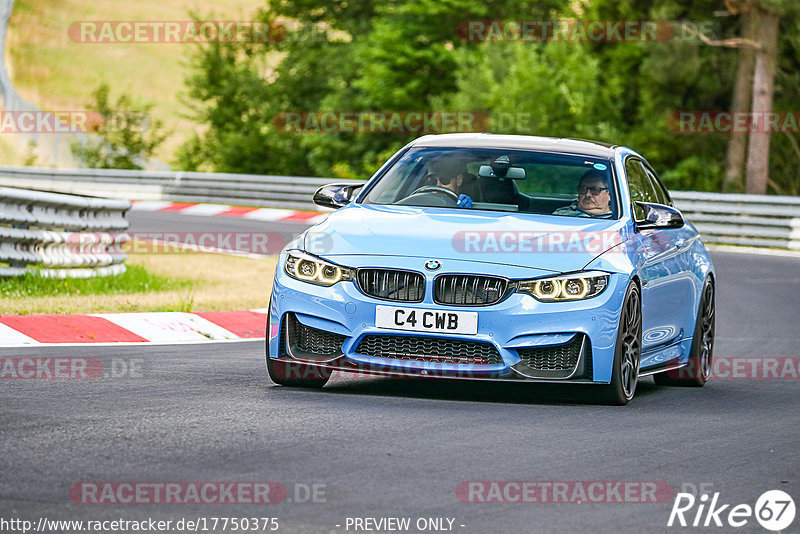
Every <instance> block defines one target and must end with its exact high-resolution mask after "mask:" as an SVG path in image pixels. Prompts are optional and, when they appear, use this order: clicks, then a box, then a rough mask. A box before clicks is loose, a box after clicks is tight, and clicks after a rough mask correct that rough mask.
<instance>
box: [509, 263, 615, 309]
mask: <svg viewBox="0 0 800 534" xmlns="http://www.w3.org/2000/svg"><path fill="white" fill-rule="evenodd" d="M608 276H609V275H608V274H607V273H601V272H599V271H586V272H582V273H572V274H563V275H561V276H554V277H552V278H535V279H533V280H519V281H517V283H516V288H517V291H521V292H523V293H528V294H529V295H532V296H533V297H534V298H535V299H536V300H541V301H542V302H555V301H560V300H583V299H589V298H592V297H596V296H597V295H599V294H600V293H602V292H603V290H604V289H605V288H606V286H608Z"/></svg>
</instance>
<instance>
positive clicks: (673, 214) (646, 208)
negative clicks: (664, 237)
mask: <svg viewBox="0 0 800 534" xmlns="http://www.w3.org/2000/svg"><path fill="white" fill-rule="evenodd" d="M634 205H635V206H634V208H635V207H637V206H638V207H639V208H640V210H641V212H644V219H642V220H639V217H638V216H637V217H636V219H637V221H636V227H637V228H638V229H640V230H647V229H656V228H658V229H661V228H682V227H683V225H684V224H685V221H684V220H683V215H682V214H681V212H680V211H678V210H677V209H675V208H673V207H672V206H665V205H664V204H654V203H652V202H634ZM640 210H636V209H634V212H639V211H640Z"/></svg>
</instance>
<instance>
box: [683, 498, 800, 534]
mask: <svg viewBox="0 0 800 534" xmlns="http://www.w3.org/2000/svg"><path fill="white" fill-rule="evenodd" d="M719 495H720V493H719V492H718V491H717V492H714V494H713V495H711V496H709V494H708V493H704V494H702V495H700V496H699V497H695V496H694V495H692V494H691V493H678V494H677V495H676V496H675V502H674V504H673V505H672V511H671V512H670V514H669V521H667V526H668V527H671V526H682V527H686V526H692V527H713V526H716V527H728V528H731V527H732V528H739V527H743V526H745V525H746V524H748V523H749V522H750V520H751V519H752V518H753V517H755V519H756V521H758V523H759V524H760V525H761V526H762V527H764V528H765V529H767V530H771V531H774V532H777V531H779V530H785V529H786V528H787V527H789V526H790V525H791V524H792V522H794V518H795V505H794V500H793V499H792V498H791V497H790V496H789V494H788V493H786V492H783V491H781V490H770V491H766V492H764V493H763V494H762V495H761V496H760V497H759V498H758V500H757V501H756V505H755V507H751V506H750V505H749V504H737V505H735V506H734V505H731V504H723V503H721V502H720V499H719Z"/></svg>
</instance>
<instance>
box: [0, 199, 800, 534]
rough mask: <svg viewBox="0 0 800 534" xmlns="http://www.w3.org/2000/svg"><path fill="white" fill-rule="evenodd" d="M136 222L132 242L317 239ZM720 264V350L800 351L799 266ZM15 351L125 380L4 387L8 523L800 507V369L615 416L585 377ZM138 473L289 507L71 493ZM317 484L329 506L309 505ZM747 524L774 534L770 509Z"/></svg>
mask: <svg viewBox="0 0 800 534" xmlns="http://www.w3.org/2000/svg"><path fill="white" fill-rule="evenodd" d="M130 218H131V220H132V222H133V225H132V230H133V231H151V230H156V229H157V230H163V229H164V225H169V229H170V230H172V231H205V230H209V231H210V230H212V229H213V230H214V231H219V230H221V229H222V230H230V231H258V230H263V229H264V228H265V227H267V226H268V227H269V230H270V231H280V232H284V231H285V232H289V233H291V232H299V231H300V230H301V229H302V228H303V226H302V225H297V224H290V223H285V224H281V225H276V224H274V223H263V222H261V223H259V222H255V221H245V220H240V219H223V218H221V217H216V218H194V217H187V216H179V215H174V214H153V213H147V214H143V213H136V212H133V213H132V214H131V217H130ZM148 225H149V226H148ZM712 256H713V259H714V263H715V266H716V268H717V276H718V284H717V342H716V348H715V357H717V358H736V357H745V358H765V357H787V356H789V357H794V358H797V357H800V328H798V324H799V323H800V321H798V309H800V258H793V257H776V256H768V255H761V254H743V253H732V252H714V253H712ZM264 304H265V305H266V302H265V303H264ZM2 356H4V357H9V356H10V357H13V356H31V357H32V356H36V357H45V356H67V357H69V356H73V357H75V356H79V357H94V358H98V359H100V360H102V361H103V363H104V368H106V369H111V370H114V369H117V370H118V371H119V372H118V374H120V375H122V376H117V377H115V376H108V377H104V378H99V379H96V380H2V381H0V403H1V405H2V410H0V473H1V474H0V516H2V517H5V518H8V517H19V518H22V519H27V520H31V521H34V522H36V521H37V520H38V519H39V518H40V517H47V518H48V519H83V520H88V519H92V520H94V519H96V520H103V519H109V520H111V519H119V518H123V519H132V520H143V519H146V518H148V517H152V518H158V519H164V520H167V519H172V520H173V521H175V520H178V519H180V518H188V519H193V520H196V519H198V518H211V517H276V518H278V522H279V525H280V528H279V532H289V533H295V532H298V533H299V532H313V533H327V532H348V531H349V532H353V531H354V528H353V526H350V528H349V530H347V529H346V525H347V524H348V523H347V518H348V517H349V518H369V517H372V518H386V517H408V518H411V525H412V528H411V529H410V530H409V532H419V530H417V529H416V528H413V527H414V525H415V522H416V521H417V519H419V518H449V519H453V523H452V530H454V531H456V532H463V533H492V532H519V533H524V532H551V531H558V532H586V531H589V532H594V531H602V532H608V531H616V532H641V531H648V532H649V531H656V532H663V531H670V530H671V531H683V530H690V529H681V528H678V527H673V528H672V529H668V528H667V526H666V525H667V520H668V518H669V515H670V510H671V508H672V504H673V497H672V495H671V494H670V496H669V498H667V499H661V500H660V502H657V503H638V502H634V503H618V502H610V503H609V502H600V503H595V502H592V503H586V502H584V503H580V504H579V503H574V502H570V503H473V502H462V501H461V500H460V499H459V496H460V494H459V495H457V494H456V488H457V487H459V484H461V483H462V482H467V481H538V482H544V481H549V482H554V481H609V482H615V481H665V482H666V483H668V484H669V485H671V487H672V488H673V490H674V492H679V491H681V489H682V488H687V489H691V488H697V487H701V485H703V486H702V487H703V488H705V489H706V490H711V491H712V492H719V493H720V495H719V501H720V503H725V504H731V505H732V506H733V505H736V504H740V503H748V504H750V505H751V506H752V505H754V504H755V501H756V499H757V498H758V496H759V495H761V494H762V493H763V492H764V491H767V490H771V489H780V490H783V491H785V492H787V493H789V494H790V495H792V496H793V497H794V498H795V500H796V501H797V499H798V497H800V482H799V480H798V479H799V478H800V472H798V466H800V424H798V423H799V422H800V418H799V417H798V408H800V377H795V378H794V379H792V378H787V379H782V380H775V379H713V378H712V380H711V381H710V382H709V384H708V385H707V386H706V387H705V388H702V389H688V388H667V387H657V386H655V385H654V384H653V382H652V380H651V379H649V378H647V379H643V381H642V383H640V385H639V389H638V390H637V394H636V398H635V399H634V400H633V402H632V403H631V404H630V405H628V406H626V407H607V406H599V405H594V404H592V389H591V387H588V386H584V387H582V388H575V389H567V388H564V387H560V386H549V385H548V386H546V387H545V386H532V385H527V384H493V383H492V384H487V383H477V382H465V383H462V382H457V381H420V380H407V381H404V380H389V379H383V378H375V377H362V376H357V377H354V378H349V377H334V379H333V380H332V381H331V382H330V383H329V385H328V386H326V387H325V388H324V389H323V390H319V391H305V390H298V389H291V388H285V387H279V386H276V385H274V384H272V383H271V382H270V380H269V379H268V377H267V375H266V370H265V368H264V346H263V342H236V343H213V344H211V343H210V344H200V345H171V346H152V345H149V346H138V347H137V346H120V347H109V346H102V347H98V346H95V347H92V346H80V347H60V348H58V347H57V348H38V347H37V348H26V349H5V350H3V352H2ZM131 365H133V366H134V367H135V369H136V371H135V372H130V367H131ZM126 369H127V370H126ZM122 481H126V482H127V481H134V482H143V481H147V482H169V481H270V482H279V483H282V484H283V485H284V486H285V487H286V488H287V491H288V496H287V500H286V501H284V502H282V503H278V504H270V505H247V504H237V505H229V504H214V505H198V504H181V505H164V504H159V505H148V504H98V505H87V504H75V503H73V502H71V501H70V496H69V490H70V487H71V486H72V485H73V484H77V483H81V482H97V483H99V482H122ZM314 484H317V486H316V487H317V490H318V491H317V498H316V499H313V498H307V497H308V492H307V491H306V489H307V488H309V487H311V486H312V485H314ZM313 500H316V501H318V502H308V501H313ZM297 501H301V502H297ZM694 512H695V510H692V513H691V514H690V515H688V514H687V518H689V519H693V518H694ZM726 514H727V512H726ZM722 518H723V519H724V518H725V514H723V516H722ZM351 521H352V520H351ZM798 524H799V523H798V520H795V522H794V524H793V528H794V529H795V531H796V528H797V525H798ZM351 525H352V523H351ZM443 525H444V528H446V527H447V525H448V522H447V521H444V523H443ZM462 525H463V526H462ZM0 530H2V529H0ZM691 530H694V529H691ZM708 530H713V531H730V530H731V528H730V527H728V526H726V528H724V529H720V528H716V529H708ZM790 530H791V529H790ZM201 531H202V530H201ZM217 531H218V532H223V530H222V529H219V528H218V529H217ZM228 531H229V532H230V531H231V530H228ZM428 531H430V530H428ZM738 531H740V532H765V531H764V530H763V529H762V528H761V526H760V525H759V524H758V523H757V522H756V521H755V519H754V518H750V520H749V522H748V523H747V524H746V525H745V526H744V527H742V528H740V529H738Z"/></svg>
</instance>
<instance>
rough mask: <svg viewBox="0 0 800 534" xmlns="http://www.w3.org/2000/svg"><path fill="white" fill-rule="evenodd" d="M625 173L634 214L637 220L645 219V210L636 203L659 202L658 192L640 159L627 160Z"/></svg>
mask: <svg viewBox="0 0 800 534" xmlns="http://www.w3.org/2000/svg"><path fill="white" fill-rule="evenodd" d="M625 174H626V175H627V178H628V189H629V190H630V192H631V204H632V205H633V216H634V218H635V219H636V220H637V221H641V220H644V210H643V209H642V208H640V207H639V206H637V205H636V204H635V203H636V202H637V201H639V202H658V199H657V198H656V193H655V191H654V190H653V187H652V186H651V185H650V179H649V178H648V177H647V173H646V172H645V170H644V167H643V166H642V164H641V162H640V161H639V160H638V159H633V158H628V159H627V160H626V161H625Z"/></svg>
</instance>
